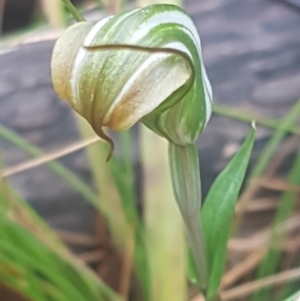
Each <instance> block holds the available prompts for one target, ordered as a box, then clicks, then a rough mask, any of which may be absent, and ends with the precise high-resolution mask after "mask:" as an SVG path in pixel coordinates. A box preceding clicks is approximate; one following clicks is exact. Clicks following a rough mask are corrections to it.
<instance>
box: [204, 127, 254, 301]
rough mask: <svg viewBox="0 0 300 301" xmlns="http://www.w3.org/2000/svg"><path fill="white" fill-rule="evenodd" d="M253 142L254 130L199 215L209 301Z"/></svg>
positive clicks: (221, 267)
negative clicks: (203, 242) (204, 247)
mask: <svg viewBox="0 0 300 301" xmlns="http://www.w3.org/2000/svg"><path fill="white" fill-rule="evenodd" d="M254 138H255V130H254V129H252V130H251V132H250V134H249V135H248V137H247V139H246V141H245V142H244V144H243V145H242V147H241V148H240V150H239V151H238V152H237V154H236V155H235V156H234V158H233V159H232V160H231V162H230V163H229V164H228V166H227V167H226V168H225V169H224V170H223V172H222V173H221V174H220V175H219V176H218V178H217V179H216V180H215V182H214V184H213V185H212V187H211V189H210V191H209V193H208V196H207V198H206V200H205V202H204V206H203V209H202V211H201V214H200V220H201V224H202V226H203V231H204V235H205V240H206V244H207V250H208V260H209V271H210V274H209V285H208V291H207V297H208V299H211V298H213V297H214V296H215V295H216V294H217V292H218V289H219V285H220V282H221V278H222V275H223V271H224V267H225V261H226V254H227V242H228V238H229V233H230V227H231V222H232V216H233V212H234V206H235V202H236V200H237V197H238V193H239V191H240V188H241V186H242V183H243V179H244V176H245V173H246V169H247V166H248V162H249V158H250V155H251V151H252V147H253V143H254Z"/></svg>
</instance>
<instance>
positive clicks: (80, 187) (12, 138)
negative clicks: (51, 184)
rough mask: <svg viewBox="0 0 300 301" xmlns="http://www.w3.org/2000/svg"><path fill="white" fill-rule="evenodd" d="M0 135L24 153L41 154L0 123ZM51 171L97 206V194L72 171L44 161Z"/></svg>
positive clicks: (54, 162)
mask: <svg viewBox="0 0 300 301" xmlns="http://www.w3.org/2000/svg"><path fill="white" fill-rule="evenodd" d="M0 137H1V138H3V139H5V140H7V141H9V142H10V143H12V144H13V145H15V146H16V147H18V148H19V149H21V150H23V151H24V152H25V153H27V154H29V155H30V156H32V157H34V158H36V157H41V156H43V154H44V153H43V152H42V151H41V150H40V149H39V148H37V147H35V146H34V145H32V144H31V143H29V142H28V141H26V140H25V139H24V138H22V137H21V136H20V135H18V134H17V133H15V132H13V131H12V130H10V129H8V128H6V127H4V126H3V125H1V124H0ZM45 166H47V167H48V168H49V169H50V170H51V171H52V172H53V173H55V174H56V175H58V176H59V177H60V178H61V179H63V180H64V181H65V182H66V183H68V184H69V185H70V186H71V187H72V188H73V189H74V190H75V191H77V192H79V193H80V194H81V195H82V196H83V197H84V198H85V199H86V200H88V201H89V202H91V203H92V204H93V205H94V206H96V207H97V206H98V203H99V202H98V200H97V198H98V196H97V194H96V193H95V192H94V191H93V189H91V188H90V187H89V186H88V185H87V184H85V183H84V182H83V181H82V180H81V179H80V178H78V177H77V176H76V175H75V174H74V173H72V172H71V171H70V170H68V169H67V168H66V167H64V166H63V165H62V164H61V163H60V162H59V161H55V160H54V161H51V162H47V163H45Z"/></svg>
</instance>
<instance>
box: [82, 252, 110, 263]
mask: <svg viewBox="0 0 300 301" xmlns="http://www.w3.org/2000/svg"><path fill="white" fill-rule="evenodd" d="M77 256H78V258H79V259H81V260H82V261H84V262H85V263H87V264H91V263H99V262H100V261H101V260H102V259H103V258H104V257H105V252H104V251H101V250H94V251H89V252H85V253H82V254H79V255H77Z"/></svg>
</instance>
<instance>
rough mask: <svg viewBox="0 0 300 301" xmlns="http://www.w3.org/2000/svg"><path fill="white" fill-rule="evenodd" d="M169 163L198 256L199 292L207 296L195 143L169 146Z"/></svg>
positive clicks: (196, 263) (190, 239)
mask: <svg viewBox="0 0 300 301" xmlns="http://www.w3.org/2000/svg"><path fill="white" fill-rule="evenodd" d="M169 161H170V168H171V177H172V182H173V190H174V194H175V198H176V201H177V204H178V206H179V209H180V211H181V214H182V218H183V220H184V223H185V226H186V230H187V236H188V240H189V243H190V246H191V249H192V252H193V255H194V260H195V265H196V269H197V273H198V280H199V283H198V285H199V289H200V291H201V292H202V293H203V294H204V293H205V290H206V289H207V283H208V266H207V262H208V260H207V251H206V243H205V239H204V235H203V231H202V228H201V224H200V222H199V212H200V209H201V182H200V172H199V160H198V152H197V148H196V146H195V145H194V144H191V145H187V146H180V145H176V144H173V143H170V144H169Z"/></svg>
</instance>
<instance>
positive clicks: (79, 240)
mask: <svg viewBox="0 0 300 301" xmlns="http://www.w3.org/2000/svg"><path fill="white" fill-rule="evenodd" d="M55 233H56V234H57V236H58V237H59V238H60V239H61V240H63V241H64V242H65V243H66V244H69V245H80V246H87V247H95V246H96V245H97V242H96V241H95V237H92V236H89V235H85V234H79V233H73V232H69V231H63V230H55Z"/></svg>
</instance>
